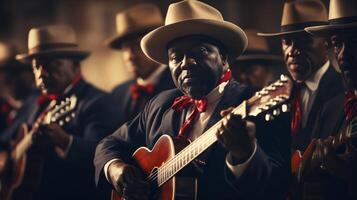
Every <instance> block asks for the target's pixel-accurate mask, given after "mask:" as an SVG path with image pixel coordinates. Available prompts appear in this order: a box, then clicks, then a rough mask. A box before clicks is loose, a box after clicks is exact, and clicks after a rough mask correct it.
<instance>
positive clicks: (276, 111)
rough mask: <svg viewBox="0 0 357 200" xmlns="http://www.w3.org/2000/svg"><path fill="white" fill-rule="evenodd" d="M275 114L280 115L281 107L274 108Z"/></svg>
mask: <svg viewBox="0 0 357 200" xmlns="http://www.w3.org/2000/svg"><path fill="white" fill-rule="evenodd" d="M273 115H274V116H278V115H280V109H279V108H276V109H274V110H273Z"/></svg>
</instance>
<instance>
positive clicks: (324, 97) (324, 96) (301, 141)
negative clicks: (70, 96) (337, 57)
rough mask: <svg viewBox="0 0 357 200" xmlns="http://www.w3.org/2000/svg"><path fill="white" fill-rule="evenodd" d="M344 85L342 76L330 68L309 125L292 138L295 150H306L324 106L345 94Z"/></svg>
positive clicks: (310, 115)
mask: <svg viewBox="0 0 357 200" xmlns="http://www.w3.org/2000/svg"><path fill="white" fill-rule="evenodd" d="M343 90H344V89H343V84H342V80H341V77H340V75H339V74H338V73H337V72H336V71H335V70H334V68H333V67H332V65H330V66H329V68H328V70H327V71H326V73H325V74H324V75H323V77H322V79H321V80H320V84H319V86H318V88H317V91H316V93H317V94H316V97H315V100H314V102H313V104H312V106H311V110H310V112H309V114H308V118H307V123H306V125H305V127H303V128H302V130H301V131H299V132H298V133H297V134H295V135H294V136H293V137H292V149H293V150H296V149H298V150H302V151H303V150H305V148H306V147H307V145H308V144H309V143H310V141H311V139H312V129H313V127H314V125H315V123H316V119H317V115H318V113H319V111H320V110H321V108H322V106H323V105H324V104H325V103H326V102H327V101H328V100H329V99H331V98H333V97H335V96H336V95H338V94H341V93H343Z"/></svg>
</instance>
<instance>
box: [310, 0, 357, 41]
mask: <svg viewBox="0 0 357 200" xmlns="http://www.w3.org/2000/svg"><path fill="white" fill-rule="evenodd" d="M328 22H329V23H328V25H323V26H315V27H307V28H306V29H305V30H306V31H307V32H309V33H311V34H313V35H316V36H329V35H330V34H331V32H333V31H337V30H344V29H351V28H356V27H357V1H356V0H330V11H329V17H328Z"/></svg>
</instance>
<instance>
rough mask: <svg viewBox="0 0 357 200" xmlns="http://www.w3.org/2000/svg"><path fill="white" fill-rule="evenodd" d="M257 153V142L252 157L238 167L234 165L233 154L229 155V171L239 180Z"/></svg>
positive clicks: (227, 157) (227, 163)
mask: <svg viewBox="0 0 357 200" xmlns="http://www.w3.org/2000/svg"><path fill="white" fill-rule="evenodd" d="M255 152H257V142H255V145H254V150H253V153H252V155H250V157H249V158H248V159H247V160H246V161H245V162H244V163H242V164H238V165H232V164H231V163H232V157H231V154H230V153H228V154H227V156H226V165H227V167H228V169H229V170H231V172H232V173H233V174H234V176H235V177H236V178H239V177H240V176H241V175H242V174H243V173H244V172H245V170H246V169H247V167H248V165H249V163H250V161H251V160H252V158H253V156H254V155H255Z"/></svg>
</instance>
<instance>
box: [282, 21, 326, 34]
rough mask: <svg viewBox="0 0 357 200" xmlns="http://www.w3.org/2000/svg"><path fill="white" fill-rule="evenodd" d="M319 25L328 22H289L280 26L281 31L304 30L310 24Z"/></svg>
mask: <svg viewBox="0 0 357 200" xmlns="http://www.w3.org/2000/svg"><path fill="white" fill-rule="evenodd" d="M319 25H327V22H321V21H320V22H303V23H296V24H288V25H283V26H281V27H280V32H288V31H297V30H304V28H306V27H308V26H319Z"/></svg>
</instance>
